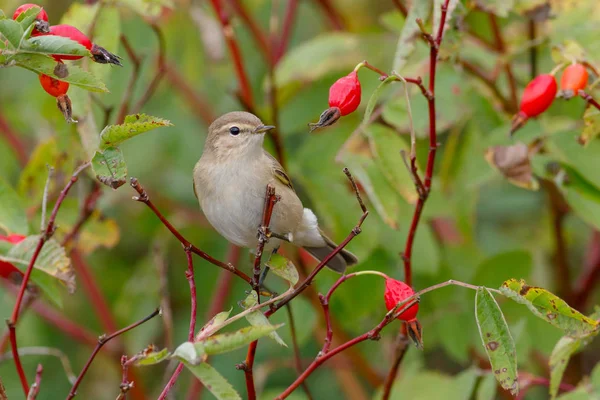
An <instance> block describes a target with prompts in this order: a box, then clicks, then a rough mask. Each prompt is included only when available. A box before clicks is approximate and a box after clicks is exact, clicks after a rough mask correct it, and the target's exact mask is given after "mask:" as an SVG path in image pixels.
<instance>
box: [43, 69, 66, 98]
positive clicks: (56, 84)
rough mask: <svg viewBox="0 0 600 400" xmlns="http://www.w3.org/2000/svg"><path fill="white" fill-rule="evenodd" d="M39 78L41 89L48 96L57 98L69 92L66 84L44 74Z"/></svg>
mask: <svg viewBox="0 0 600 400" xmlns="http://www.w3.org/2000/svg"><path fill="white" fill-rule="evenodd" d="M39 78H40V84H41V85H42V88H44V90H45V91H46V93H48V94H49V95H50V96H53V97H58V96H61V95H63V94H66V93H67V91H68V90H69V83H68V82H64V81H60V80H58V79H54V78H52V77H51V76H48V75H44V74H40V76H39Z"/></svg>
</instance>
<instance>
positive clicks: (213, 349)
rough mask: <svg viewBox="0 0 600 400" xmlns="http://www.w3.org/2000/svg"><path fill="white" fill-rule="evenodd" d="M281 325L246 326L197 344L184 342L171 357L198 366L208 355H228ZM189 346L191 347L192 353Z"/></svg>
mask: <svg viewBox="0 0 600 400" xmlns="http://www.w3.org/2000/svg"><path fill="white" fill-rule="evenodd" d="M282 325H283V324H280V325H271V326H248V327H246V328H242V329H240V330H237V331H234V332H227V333H222V334H220V335H214V336H211V337H209V338H206V339H203V340H202V341H199V342H195V343H190V342H186V343H184V344H182V345H181V346H179V347H178V348H177V349H176V350H175V352H174V353H173V356H176V357H180V358H184V359H185V360H187V361H188V362H189V363H190V364H198V363H199V362H201V361H202V360H204V359H205V358H206V356H208V355H213V354H222V353H228V352H230V351H233V350H236V349H239V348H241V347H244V346H246V345H247V344H250V343H252V342H254V341H255V340H258V339H260V338H261V337H263V336H267V335H269V334H270V333H271V332H274V331H275V330H276V329H277V328H279V327H281V326H282ZM189 344H192V345H193V347H194V350H193V351H192V350H191V348H190V346H189Z"/></svg>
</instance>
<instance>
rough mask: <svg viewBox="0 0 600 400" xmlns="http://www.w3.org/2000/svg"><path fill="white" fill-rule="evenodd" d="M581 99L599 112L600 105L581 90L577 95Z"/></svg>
mask: <svg viewBox="0 0 600 400" xmlns="http://www.w3.org/2000/svg"><path fill="white" fill-rule="evenodd" d="M577 94H578V95H579V96H580V97H581V98H582V99H584V100H585V101H587V102H588V104H590V105H592V106H594V107H596V108H597V109H598V110H600V104H599V103H598V102H597V101H596V100H595V99H594V98H593V97H592V95H591V94H588V93H586V92H584V91H583V90H580V91H579V92H578V93H577Z"/></svg>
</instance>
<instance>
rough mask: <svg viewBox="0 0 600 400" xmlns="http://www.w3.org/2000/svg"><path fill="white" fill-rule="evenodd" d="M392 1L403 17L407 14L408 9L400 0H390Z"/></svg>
mask: <svg viewBox="0 0 600 400" xmlns="http://www.w3.org/2000/svg"><path fill="white" fill-rule="evenodd" d="M392 3H394V5H395V6H396V8H397V9H398V11H400V14H402V15H403V16H404V17H406V16H407V15H408V9H407V8H406V5H404V3H402V0H392Z"/></svg>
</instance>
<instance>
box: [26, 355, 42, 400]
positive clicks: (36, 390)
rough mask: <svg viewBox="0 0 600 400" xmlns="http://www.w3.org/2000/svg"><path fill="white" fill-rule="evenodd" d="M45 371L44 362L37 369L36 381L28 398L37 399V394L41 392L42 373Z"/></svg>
mask: <svg viewBox="0 0 600 400" xmlns="http://www.w3.org/2000/svg"><path fill="white" fill-rule="evenodd" d="M43 372H44V367H43V366H42V364H38V366H37V369H36V370H35V381H34V382H33V385H31V390H30V392H29V395H28V396H27V400H35V398H36V397H37V395H38V394H39V393H40V385H41V384H42V373H43Z"/></svg>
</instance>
